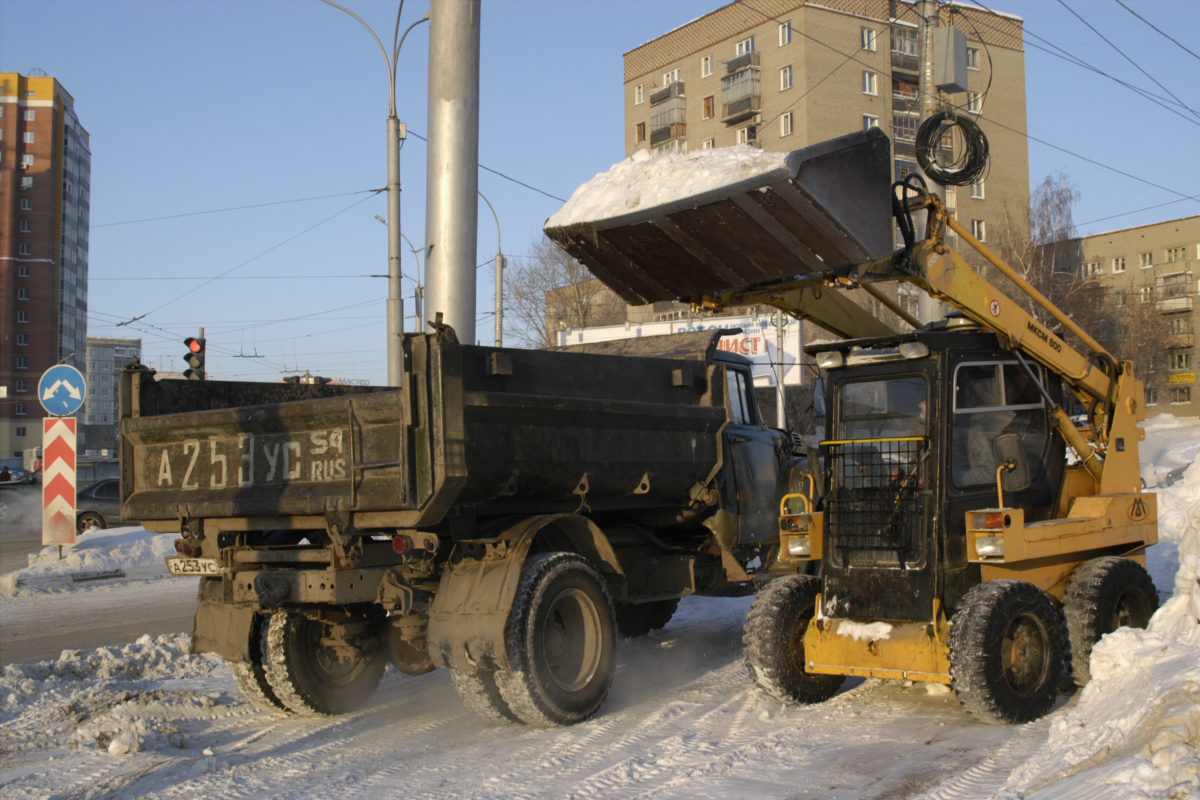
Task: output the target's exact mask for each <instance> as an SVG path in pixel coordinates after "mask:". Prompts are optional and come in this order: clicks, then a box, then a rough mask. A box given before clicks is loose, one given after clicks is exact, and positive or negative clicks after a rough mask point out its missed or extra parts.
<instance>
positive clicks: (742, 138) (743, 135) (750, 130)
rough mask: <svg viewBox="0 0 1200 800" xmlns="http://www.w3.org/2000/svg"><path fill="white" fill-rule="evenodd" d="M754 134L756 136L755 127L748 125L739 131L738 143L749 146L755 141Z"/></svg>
mask: <svg viewBox="0 0 1200 800" xmlns="http://www.w3.org/2000/svg"><path fill="white" fill-rule="evenodd" d="M753 134H754V126H753V125H747V126H746V127H744V128H741V129H739V130H738V132H737V143H738V144H749V143H750V142H752V141H754V135H753Z"/></svg>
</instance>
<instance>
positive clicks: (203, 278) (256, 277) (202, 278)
mask: <svg viewBox="0 0 1200 800" xmlns="http://www.w3.org/2000/svg"><path fill="white" fill-rule="evenodd" d="M386 277H387V275H234V276H231V277H227V278H223V277H222V276H221V275H176V276H175V277H173V278H153V277H151V278H88V282H89V283H94V282H95V281H216V280H227V281H304V280H318V279H327V278H328V279H337V280H346V279H348V278H386ZM405 277H407V276H405Z"/></svg>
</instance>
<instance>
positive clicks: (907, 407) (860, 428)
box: [837, 375, 929, 439]
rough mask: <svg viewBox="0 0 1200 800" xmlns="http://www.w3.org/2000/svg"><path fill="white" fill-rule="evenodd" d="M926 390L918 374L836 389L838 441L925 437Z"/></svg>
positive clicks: (925, 385) (863, 382)
mask: <svg viewBox="0 0 1200 800" xmlns="http://www.w3.org/2000/svg"><path fill="white" fill-rule="evenodd" d="M928 395H929V388H928V386H927V384H926V383H925V379H924V378H922V377H920V376H918V375H906V376H904V377H896V378H885V379H882V380H873V381H854V382H852V383H851V382H847V383H843V384H841V385H840V386H839V387H838V401H839V407H838V412H839V420H838V429H837V437H838V438H839V439H884V438H888V437H903V436H925V435H926V421H925V417H926V411H927V409H928Z"/></svg>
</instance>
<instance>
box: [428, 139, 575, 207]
mask: <svg viewBox="0 0 1200 800" xmlns="http://www.w3.org/2000/svg"><path fill="white" fill-rule="evenodd" d="M408 132H409V133H411V134H412V135H413V136H415V137H417V138H418V139H420V140H421V141H422V142H428V141H429V140H428V139H426V138H425V137H424V136H422V135H421V134H419V133H417V132H416V131H414V130H413V129H412V128H409V129H408ZM478 166H479V168H480V169H485V170H487V171H488V172H490V173H492V174H493V175H499V176H500V177H501V178H504V180H506V181H512V182H513V183H516V184H519V185H521V186H524V187H525V188H526V189H532V190H533V191H535V192H537V193H538V194H544V195H546V197H549V198H550V199H551V200H557V201H558V202H560V203H565V202H567V201H566V200H564V199H562V198H561V197H559V196H558V195H553V194H550V193H549V192H544V191H542V190H541V189H539V188H537V187H536V186H530V185H529V184H528V183H525V182H524V181H519V180H517V179H516V178H514V177H512V176H510V175H505V174H504V173H503V172H500V171H499V170H495V169H492V168H491V167H485V166H484V165H483V164H479V165H478Z"/></svg>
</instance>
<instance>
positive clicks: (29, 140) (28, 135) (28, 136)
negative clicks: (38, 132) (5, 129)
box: [21, 131, 33, 144]
mask: <svg viewBox="0 0 1200 800" xmlns="http://www.w3.org/2000/svg"><path fill="white" fill-rule="evenodd" d="M21 141H22V142H24V143H25V144H33V131H25V133H23V134H22V135H21Z"/></svg>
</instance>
